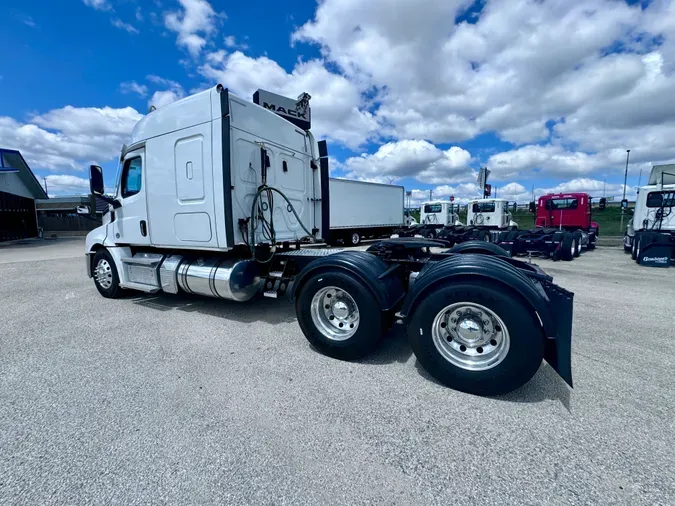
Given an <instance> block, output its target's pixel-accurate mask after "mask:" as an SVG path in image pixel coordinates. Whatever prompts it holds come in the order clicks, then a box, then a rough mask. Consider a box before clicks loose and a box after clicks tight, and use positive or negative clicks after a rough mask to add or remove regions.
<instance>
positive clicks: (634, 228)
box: [623, 165, 675, 267]
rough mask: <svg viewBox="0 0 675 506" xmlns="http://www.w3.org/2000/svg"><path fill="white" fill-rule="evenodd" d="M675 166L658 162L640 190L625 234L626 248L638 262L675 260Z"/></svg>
mask: <svg viewBox="0 0 675 506" xmlns="http://www.w3.org/2000/svg"><path fill="white" fill-rule="evenodd" d="M674 208H675V165H655V166H654V167H652V172H651V174H650V176H649V180H648V182H647V186H642V187H640V188H639V189H638V195H637V199H636V201H635V208H634V209H633V217H632V218H631V220H630V221H629V222H628V225H627V227H626V233H625V235H624V242H623V247H624V251H626V252H630V254H631V257H632V258H633V260H635V261H636V262H637V263H638V264H641V265H647V266H651V267H669V266H670V265H671V264H673V263H675V212H674Z"/></svg>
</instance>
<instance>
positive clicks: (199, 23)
mask: <svg viewBox="0 0 675 506" xmlns="http://www.w3.org/2000/svg"><path fill="white" fill-rule="evenodd" d="M178 1H179V3H180V5H181V9H180V10H178V11H168V12H165V13H164V25H165V26H166V27H167V28H168V29H169V30H171V31H173V32H176V33H177V35H178V38H177V41H176V42H177V44H178V45H179V46H180V47H184V48H185V49H187V51H188V52H189V53H190V55H192V56H193V57H197V56H199V54H200V53H201V51H202V49H203V48H204V46H205V45H206V43H207V41H208V40H209V38H210V37H211V36H212V35H213V34H214V33H215V32H216V28H217V20H218V16H219V15H218V14H217V13H216V11H215V10H214V9H213V7H212V6H211V4H210V3H209V2H207V1H206V0H178ZM221 16H222V15H221Z"/></svg>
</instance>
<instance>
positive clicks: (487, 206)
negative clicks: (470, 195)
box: [472, 202, 495, 213]
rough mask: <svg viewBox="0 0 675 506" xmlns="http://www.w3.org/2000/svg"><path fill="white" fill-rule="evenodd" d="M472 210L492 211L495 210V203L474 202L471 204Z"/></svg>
mask: <svg viewBox="0 0 675 506" xmlns="http://www.w3.org/2000/svg"><path fill="white" fill-rule="evenodd" d="M472 211H473V212H474V213H494V212H495V203H494V202H475V203H474V204H473V208H472Z"/></svg>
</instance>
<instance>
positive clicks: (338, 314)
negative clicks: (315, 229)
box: [295, 270, 383, 360]
mask: <svg viewBox="0 0 675 506" xmlns="http://www.w3.org/2000/svg"><path fill="white" fill-rule="evenodd" d="M295 309H296V314H297V316H298V323H299V324H300V328H301V329H302V332H303V333H304V334H305V337H306V338H307V340H308V341H309V342H310V343H311V344H312V346H314V347H315V348H316V349H317V350H318V351H320V352H321V353H323V354H324V355H328V356H329V357H333V358H337V359H340V360H354V359H357V358H360V357H363V356H365V355H367V354H368V353H370V352H372V351H373V350H374V349H375V347H376V346H377V344H378V342H379V341H380V338H381V336H382V333H383V314H382V310H381V309H380V305H379V304H378V302H377V300H375V297H374V296H373V294H372V293H371V292H370V291H369V290H368V289H367V288H366V287H365V286H364V285H363V283H362V282H360V281H359V280H358V279H356V278H355V277H354V276H353V275H351V274H348V273H346V272H343V271H338V270H334V271H327V272H326V271H324V272H318V273H316V274H314V275H312V276H311V277H310V278H309V279H307V280H306V281H305V283H304V284H303V286H302V287H301V289H300V293H299V295H298V297H297V299H296V303H295Z"/></svg>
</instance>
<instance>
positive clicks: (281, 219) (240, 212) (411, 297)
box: [85, 85, 573, 395]
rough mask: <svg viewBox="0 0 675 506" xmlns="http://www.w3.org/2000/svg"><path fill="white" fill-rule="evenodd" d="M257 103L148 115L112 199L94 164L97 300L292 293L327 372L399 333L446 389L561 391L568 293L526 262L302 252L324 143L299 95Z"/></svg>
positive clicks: (323, 203) (403, 244) (567, 350)
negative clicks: (547, 368) (535, 379)
mask: <svg viewBox="0 0 675 506" xmlns="http://www.w3.org/2000/svg"><path fill="white" fill-rule="evenodd" d="M254 102H255V103H251V102H248V101H245V100H242V99H240V98H237V97H235V96H234V95H232V94H231V93H229V91H228V90H227V89H226V88H224V87H223V86H220V85H218V86H216V87H213V88H210V89H208V90H205V91H202V92H200V93H197V94H195V95H192V96H189V97H186V98H184V99H181V100H178V101H177V102H174V103H172V104H170V105H167V106H165V107H162V108H160V109H157V110H155V111H153V112H151V113H149V114H148V115H146V116H145V117H144V118H142V119H141V120H140V121H139V122H138V124H137V125H136V126H135V128H134V129H133V132H132V134H131V142H130V144H129V145H128V146H124V147H123V149H122V152H121V155H120V171H119V176H118V178H117V181H116V186H117V189H116V194H115V196H114V197H112V196H108V195H105V194H104V184H103V181H104V179H103V171H102V169H101V167H99V166H96V165H92V166H91V168H90V185H91V190H92V193H94V194H97V195H100V196H101V197H102V198H103V199H104V200H106V201H107V202H108V203H109V204H110V212H108V213H107V214H106V219H105V222H104V224H103V225H102V226H100V227H98V228H97V229H95V230H93V231H92V232H90V233H89V234H88V235H87V239H86V246H85V254H86V269H87V273H88V275H89V276H90V277H92V278H93V281H94V284H95V286H96V288H97V290H98V292H99V293H100V294H101V295H102V296H104V297H107V298H109V299H115V298H117V297H120V296H121V295H122V294H123V292H124V291H125V290H136V291H140V292H146V293H159V292H164V293H169V294H179V293H186V294H200V295H205V296H209V297H217V298H221V299H227V300H230V301H238V302H243V301H249V300H251V299H253V298H254V297H255V296H256V294H257V293H259V292H263V295H265V296H268V297H277V296H281V295H283V294H285V293H288V295H290V296H291V298H293V299H294V300H295V308H296V314H297V318H298V323H299V325H300V328H301V329H302V331H303V333H304V335H305V337H306V338H307V340H308V341H309V342H310V343H311V344H312V345H313V346H314V347H315V348H316V349H317V350H319V351H321V352H322V353H325V354H326V355H329V356H332V357H335V358H338V359H343V360H349V359H354V358H358V357H362V356H364V355H366V354H368V353H369V352H371V351H372V350H373V349H374V348H375V347H376V346H377V344H378V343H379V341H380V340H381V338H382V336H383V335H384V334H385V331H386V329H387V326H388V325H389V324H391V323H392V322H393V321H395V320H400V321H401V322H402V324H403V325H404V327H405V329H406V331H405V332H406V334H407V336H408V339H409V341H410V345H411V347H412V349H413V351H414V353H415V355H416V356H417V358H418V360H419V361H420V363H421V365H422V366H423V367H424V368H425V369H427V370H428V371H429V373H430V374H432V375H433V376H434V377H435V378H436V379H438V381H440V382H441V383H443V384H445V385H447V386H449V387H452V388H455V389H458V390H462V391H465V392H470V393H474V394H480V395H494V394H499V393H505V392H508V391H510V390H513V389H514V388H517V387H519V386H521V385H523V384H524V383H526V382H527V381H528V380H529V379H530V378H531V377H532V376H533V375H534V374H535V372H536V371H537V370H538V368H539V366H540V364H541V361H542V359H545V360H546V361H547V362H548V363H549V364H550V365H551V366H552V367H553V368H554V369H555V370H556V371H557V372H558V373H559V374H560V376H561V377H562V378H563V379H564V380H565V381H566V382H567V383H568V384H569V385H570V386H571V384H572V372H571V362H570V358H571V339H572V305H573V304H572V299H573V294H572V293H570V292H568V291H566V290H564V289H563V288H561V287H559V286H557V285H555V284H554V283H553V281H552V278H551V277H550V276H548V275H546V274H545V273H544V272H543V271H542V270H541V269H539V268H538V267H537V266H536V265H533V264H528V263H524V262H520V261H518V260H515V259H512V258H510V257H509V256H508V255H507V254H506V253H505V252H503V251H502V250H500V249H499V248H496V247H495V246H494V245H486V246H492V248H484V249H481V248H480V244H482V243H480V244H478V246H477V247H476V248H474V250H473V252H471V253H468V252H465V253H448V252H445V253H436V252H432V250H431V247H432V246H437V245H438V244H437V243H435V242H433V241H430V240H428V239H418V238H411V239H388V240H385V241H381V242H378V243H375V244H373V245H372V246H370V248H368V250H367V251H355V250H338V249H326V248H321V247H313V246H309V247H308V246H305V245H304V243H321V242H324V241H325V239H326V238H327V235H328V233H329V230H330V209H331V206H330V199H331V194H330V190H329V188H330V184H331V181H330V179H329V177H328V174H329V170H328V151H327V145H326V142H325V141H321V142H319V143H318V144H317V143H316V142H315V141H314V138H313V136H312V134H311V131H310V126H311V110H310V108H309V95H307V94H303V95H301V96H300V97H299V98H298V100H297V101H296V100H291V99H288V98H285V97H281V96H278V95H275V94H272V93H269V92H265V91H263V90H258V92H256V94H255V95H254ZM251 303H255V302H251ZM111 304H112V302H111ZM119 309H120V307H117V308H116V309H114V310H115V311H118V310H119ZM127 328H128V331H129V332H133V322H130V323H129V325H127ZM218 330H220V329H214V331H218ZM245 338H247V336H242V339H245ZM283 338H284V336H281V335H280V336H279V339H283Z"/></svg>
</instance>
